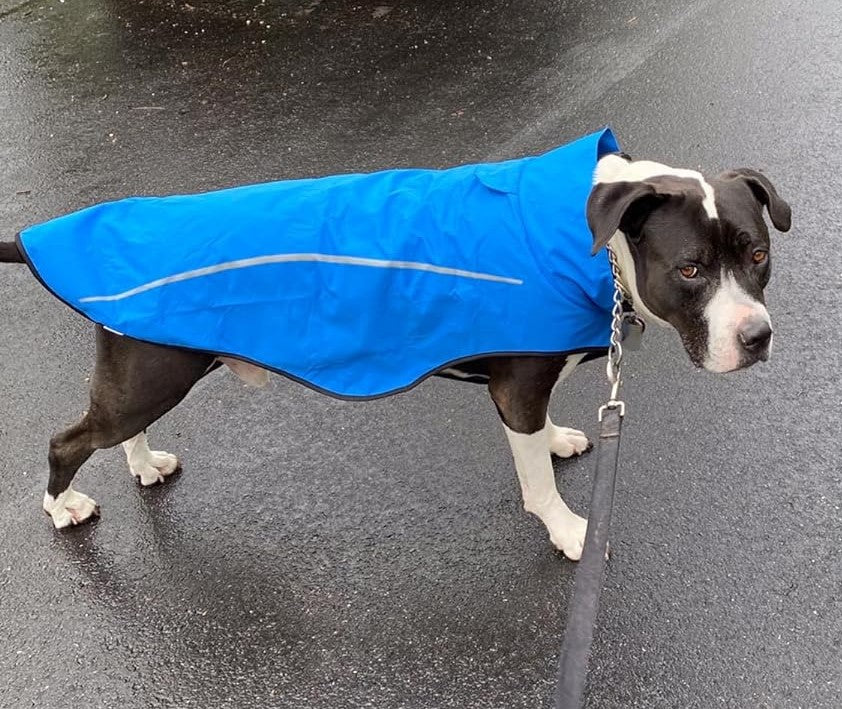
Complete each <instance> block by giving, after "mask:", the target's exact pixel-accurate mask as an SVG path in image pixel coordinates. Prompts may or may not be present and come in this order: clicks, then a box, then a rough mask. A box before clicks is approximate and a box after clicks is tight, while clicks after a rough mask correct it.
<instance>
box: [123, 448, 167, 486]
mask: <svg viewBox="0 0 842 709" xmlns="http://www.w3.org/2000/svg"><path fill="white" fill-rule="evenodd" d="M133 462H134V465H130V466H129V469H130V470H131V472H132V475H134V476H135V477H136V478H138V479H139V480H140V484H141V485H143V486H144V487H148V486H149V485H157V484H158V483H162V482H164V479H165V478H166V477H167V476H168V475H172V474H173V473H174V472H175V471H176V470H178V468H179V463H178V458H176V457H175V456H174V455H173V454H172V453H166V452H165V451H149V455H148V456H147V457H145V458H144V459H142V460H140V461H136V462H135V461H133Z"/></svg>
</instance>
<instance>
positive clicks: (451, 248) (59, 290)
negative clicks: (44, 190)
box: [18, 129, 619, 398]
mask: <svg viewBox="0 0 842 709" xmlns="http://www.w3.org/2000/svg"><path fill="white" fill-rule="evenodd" d="M618 149H619V148H618V146H617V143H616V141H615V138H614V136H613V134H612V133H611V131H610V130H608V129H605V130H602V131H600V132H597V133H594V134H592V135H588V136H586V137H584V138H581V139H579V140H577V141H575V142H573V143H570V144H568V145H565V146H563V147H560V148H556V149H555V150H551V151H549V152H547V153H545V154H543V155H538V156H533V157H526V158H522V159H518V160H509V161H506V162H500V163H486V164H477V165H464V166H461V167H455V168H451V169H446V170H422V169H409V170H387V171H384V172H377V173H372V174H351V175H337V176H332V177H323V178H316V179H303V180H287V181H281V182H271V183H266V184H258V185H250V186H246V187H237V188H233V189H226V190H221V191H218V192H210V193H206V194H197V195H179V196H171V197H133V198H129V199H122V200H119V201H117V202H109V203H105V204H100V205H96V206H93V207H90V208H88V209H83V210H81V211H78V212H74V213H72V214H68V215H66V216H63V217H59V218H57V219H53V220H51V221H48V222H45V223H43V224H39V225H37V226H33V227H30V228H28V229H25V230H24V231H22V232H21V233H20V234H19V236H18V244H19V246H20V248H21V251H22V252H23V254H24V256H25V258H26V259H27V262H28V263H29V266H30V268H31V269H32V270H33V272H34V273H35V274H36V275H37V276H38V278H39V279H40V280H41V281H42V282H43V283H44V284H45V285H46V287H47V288H49V289H50V290H51V291H52V292H53V294H55V295H56V296H57V297H58V298H60V299H61V300H63V301H64V302H65V303H67V304H68V305H70V306H71V307H73V308H75V309H76V310H77V311H79V312H80V313H82V314H83V315H84V316H85V317H87V318H90V319H91V320H93V321H94V322H97V323H100V324H101V325H104V326H105V327H107V328H109V329H111V330H114V331H116V332H118V333H120V334H125V335H129V336H131V337H133V338H136V339H139V340H146V341H148V342H154V343H159V344H165V345H174V346H178V347H185V348H191V349H197V350H203V351H207V352H211V353H216V354H219V355H227V356H230V357H235V358H239V359H242V360H246V361H249V362H252V363H254V364H257V365H260V366H261V367H265V368H267V369H270V370H273V371H275V372H279V373H281V374H284V375H286V376H289V377H291V378H293V379H295V380H298V381H300V382H302V383H304V384H307V385H309V386H311V387H313V388H315V389H318V390H320V391H324V392H326V393H329V394H333V395H335V396H339V397H348V398H369V397H377V396H383V395H386V394H391V393H395V392H397V391H401V390H405V389H408V388H410V387H412V386H414V385H415V384H417V383H418V382H419V381H421V380H422V379H424V378H425V377H427V376H429V375H430V374H433V373H435V372H437V371H440V370H442V369H443V368H446V367H448V366H452V365H454V364H457V363H459V362H460V361H465V360H469V359H473V358H477V357H480V356H483V355H495V354H539V353H540V354H544V353H575V352H594V353H596V352H600V353H601V352H604V351H605V349H606V348H607V346H608V338H609V333H610V325H611V305H612V288H613V285H612V279H611V271H610V267H609V264H608V259H607V255H606V252H605V250H603V251H602V252H601V253H599V254H597V255H596V256H593V257H592V256H591V255H590V251H591V247H592V236H591V233H590V231H589V229H588V226H587V221H586V217H585V205H586V202H587V198H588V195H589V193H590V190H591V186H592V184H593V173H594V170H595V168H596V163H597V160H598V159H599V158H600V157H601V156H602V155H604V154H606V153H609V152H615V151H617V150H618Z"/></svg>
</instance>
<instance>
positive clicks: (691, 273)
mask: <svg viewBox="0 0 842 709" xmlns="http://www.w3.org/2000/svg"><path fill="white" fill-rule="evenodd" d="M678 270H679V272H680V273H681V275H682V276H684V277H685V278H695V277H696V276H698V275H699V269H698V268H696V266H689V265H688V266H682V267H681V268H679V269H678Z"/></svg>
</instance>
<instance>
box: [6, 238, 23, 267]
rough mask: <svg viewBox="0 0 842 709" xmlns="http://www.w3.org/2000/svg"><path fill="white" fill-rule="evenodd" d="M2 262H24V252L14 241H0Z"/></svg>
mask: <svg viewBox="0 0 842 709" xmlns="http://www.w3.org/2000/svg"><path fill="white" fill-rule="evenodd" d="M0 263H23V254H21V252H20V249H19V248H18V245H17V244H16V243H15V242H14V241H0Z"/></svg>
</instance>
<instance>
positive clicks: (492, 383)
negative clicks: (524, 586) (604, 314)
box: [0, 150, 791, 560]
mask: <svg viewBox="0 0 842 709" xmlns="http://www.w3.org/2000/svg"><path fill="white" fill-rule="evenodd" d="M545 187H546V189H547V190H548V192H547V193H546V194H548V195H552V189H558V190H559V198H561V197H562V196H563V195H562V194H561V192H562V191H563V188H560V187H558V186H553V185H547V186H545ZM586 196H587V199H586V204H583V205H582V209H583V212H584V217H586V220H587V227H588V228H589V234H588V238H589V239H592V244H589V246H592V249H593V253H594V254H602V255H603V257H604V255H605V248H606V247H608V248H610V249H611V250H612V251H613V253H614V255H615V257H616V261H617V266H618V276H619V280H620V282H621V285H622V286H623V287H624V290H625V291H626V292H627V293H629V294H630V297H631V299H632V301H633V307H634V309H635V310H636V312H637V313H639V314H640V315H641V316H642V317H643V318H644V319H645V320H646V321H649V322H654V323H657V324H659V325H663V326H666V327H671V328H673V329H674V330H676V331H677V332H678V334H679V336H680V338H681V341H682V343H683V346H684V348H685V350H686V352H687V354H688V356H689V358H690V360H691V362H692V363H693V364H694V365H695V366H697V367H700V368H705V369H707V370H710V371H713V372H730V371H734V370H738V369H742V368H745V367H749V366H751V365H752V364H754V363H756V362H758V361H765V360H767V359H768V357H769V354H770V352H771V348H772V327H771V320H770V316H769V313H768V311H767V309H766V305H765V300H764V289H765V287H766V285H767V283H768V281H769V277H770V272H771V263H770V255H769V252H770V240H769V232H768V229H767V226H766V223H765V220H764V214H763V210H764V208H765V210H766V211H767V212H768V215H769V218H770V220H771V222H772V224H773V225H774V227H775V228H776V229H777V230H779V231H782V232H786V231H788V230H789V228H790V223H791V210H790V207H789V205H788V204H787V203H786V202H785V201H784V200H783V199H782V198H781V197H780V196H779V195H778V192H777V191H776V189H775V187H774V186H773V185H772V183H771V182H770V180H769V179H768V178H767V177H765V176H764V175H763V174H761V173H760V172H757V171H755V170H752V169H748V168H740V169H735V170H731V171H728V172H724V173H722V174H720V175H718V176H716V177H711V178H706V177H705V176H703V175H702V174H701V173H699V172H696V171H693V170H686V169H676V168H672V167H669V166H667V165H663V164H660V163H656V162H651V161H646V160H633V159H631V158H630V157H629V156H627V155H625V154H624V153H621V152H619V150H608V151H607V152H605V153H604V154H601V155H599V156H598V159H597V160H596V162H595V168H594V169H593V171H592V174H591V175H588V184H587V189H586ZM547 199H548V200H549V201H550V202H552V196H550V197H548V198H547ZM550 206H552V205H550ZM457 212H458V209H457ZM59 258H63V256H62V255H59ZM589 258H592V257H591V256H590V255H589V254H587V253H579V254H577V259H579V261H580V262H581V263H582V264H584V263H585V261H586V260H587V259H589ZM0 262H5V263H24V262H29V259H28V258H27V253H26V247H25V244H24V243H22V241H21V239H20V236H19V238H18V240H17V241H16V242H3V243H0ZM605 263H606V264H607V260H606V261H605ZM362 265H372V264H362ZM373 265H377V264H373ZM30 266H32V264H31V263H30ZM407 268H415V269H416V271H417V270H418V268H417V264H416V266H409V267H407ZM603 268H604V266H603ZM428 270H429V269H428ZM440 270H443V269H440ZM608 278H610V274H609V276H608ZM475 280H476V279H475ZM610 283H611V284H612V285H613V280H611V281H610ZM115 297H116V296H115ZM90 300H92V299H90ZM526 315H528V314H524V317H525V318H526ZM89 317H90V316H89ZM527 319H528V318H527ZM465 332H466V336H467V334H468V327H466V328H465ZM607 335H608V333H607V332H606V337H607ZM95 337H96V361H95V365H94V370H93V375H92V377H91V388H90V405H89V406H88V409H87V412H86V413H85V415H84V417H83V418H82V420H81V421H80V422H79V423H77V424H75V425H73V426H71V427H70V428H68V429H67V430H65V431H62V432H61V433H59V434H57V435H56V436H54V437H53V438H52V439H51V441H50V446H49V456H48V458H49V471H50V472H49V482H48V484H47V489H46V492H45V495H44V501H43V508H44V511H45V512H46V513H47V514H48V515H49V516H50V518H51V520H52V522H53V524H54V526H55V527H56V528H65V527H71V526H74V525H78V524H81V523H84V522H86V521H88V520H90V519H92V518H94V517H98V516H99V513H100V509H99V506H98V505H97V503H96V502H95V501H94V500H92V499H91V498H90V497H88V496H86V495H84V494H82V493H80V492H77V491H76V490H74V489H73V488H72V486H71V482H72V481H73V477H74V476H75V474H76V472H77V471H78V469H79V468H80V466H81V465H82V464H83V463H84V462H85V461H86V460H87V459H88V458H89V457H90V456H91V455H92V454H93V452H94V451H95V450H97V449H103V448H110V447H113V446H116V445H122V447H123V450H124V451H125V454H126V457H127V460H128V465H129V469H130V471H131V473H132V475H134V476H136V477H137V478H138V479H139V481H140V484H141V485H153V484H156V483H159V482H163V481H165V480H166V479H167V477H168V476H170V475H171V474H173V473H174V472H176V470H177V469H178V468H179V465H180V463H179V461H178V459H177V458H176V456H174V455H172V454H170V453H166V452H163V451H155V450H151V449H150V447H149V444H148V441H147V436H146V429H147V427H148V426H149V425H151V424H152V423H154V422H155V421H156V420H157V419H159V418H160V417H161V416H163V415H164V414H165V413H167V412H168V411H169V410H170V409H172V408H173V407H175V406H176V404H178V403H179V402H180V401H181V400H182V399H183V398H184V396H185V395H186V394H187V393H188V391H189V390H190V389H191V387H192V386H193V385H194V384H195V383H196V382H198V381H199V380H200V379H201V378H202V377H204V376H206V375H208V374H209V373H210V372H212V371H214V370H215V369H217V368H218V367H220V366H223V365H224V366H228V367H229V368H230V369H232V370H233V371H234V372H235V374H237V375H238V376H239V377H240V378H242V379H244V380H245V381H247V382H249V383H252V384H258V385H260V384H263V383H265V381H266V378H267V371H266V369H265V368H262V367H260V366H258V365H257V364H255V363H254V362H250V361H248V359H249V358H248V357H243V358H239V357H237V356H225V355H221V354H220V353H219V352H217V351H202V350H200V349H196V348H187V347H182V346H178V345H172V344H161V343H158V342H154V341H145V340H144V339H138V338H137V337H134V336H132V335H131V334H130V333H126V332H120V331H116V330H115V329H114V328H110V327H108V326H107V325H103V324H97V325H96V326H95ZM229 354H230V353H229ZM235 354H236V353H235ZM604 354H605V350H604V348H603V349H600V348H596V349H594V348H590V349H586V350H584V351H567V352H539V353H531V352H525V353H518V352H515V353H503V354H492V355H483V356H477V357H473V358H463V359H462V360H460V361H457V362H449V363H447V366H442V367H440V368H438V369H437V370H436V371H433V372H430V373H431V374H435V375H439V376H449V377H455V378H459V379H466V380H472V381H482V382H486V383H487V386H488V390H489V393H490V396H491V399H492V401H493V402H494V404H495V405H496V407H497V410H498V412H499V415H500V418H501V420H502V423H503V427H504V430H505V433H506V436H507V437H508V440H509V443H510V445H511V449H512V453H513V457H514V462H515V468H516V471H517V475H518V479H519V482H520V486H521V490H522V493H523V504H524V508H525V509H526V510H527V511H528V512H531V513H532V514H534V515H536V516H537V517H538V518H539V519H540V520H541V521H542V522H543V523H544V525H545V526H546V528H547V531H548V532H549V536H550V540H551V542H552V544H553V545H554V546H555V547H556V548H557V549H559V550H560V551H562V552H563V553H564V555H565V556H566V557H567V558H569V559H571V560H577V559H579V558H580V556H581V554H582V548H583V543H584V537H585V531H586V528H587V522H586V520H585V519H584V518H582V517H580V516H578V515H576V514H575V513H574V512H573V511H572V510H571V509H570V508H569V507H568V506H567V505H566V504H565V502H564V501H563V500H562V498H561V496H560V495H559V493H558V490H557V488H556V484H555V479H554V475H553V468H552V462H551V454H554V455H556V456H559V457H562V458H567V457H571V456H576V455H581V454H583V453H585V452H586V451H587V450H588V449H589V448H590V443H589V441H588V439H587V437H586V436H585V434H584V433H582V432H581V431H578V430H575V429H571V428H563V427H560V426H556V425H555V424H554V423H553V422H552V421H550V418H549V416H548V413H547V412H548V405H549V401H550V396H551V393H552V392H553V390H554V388H555V387H556V385H557V384H558V383H559V382H561V381H563V380H564V379H565V378H566V377H568V376H569V375H570V373H571V372H572V371H573V369H574V368H575V367H576V366H577V364H579V363H581V362H583V361H586V360H588V359H591V358H593V357H596V356H601V355H604ZM315 356H318V352H317V353H316V355H315ZM293 378H295V377H293ZM395 390H397V389H395ZM389 393H391V392H389Z"/></svg>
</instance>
